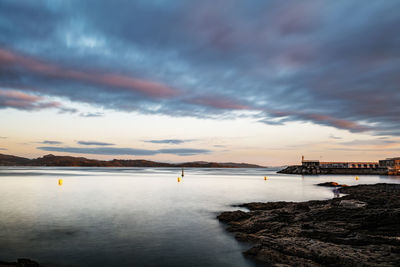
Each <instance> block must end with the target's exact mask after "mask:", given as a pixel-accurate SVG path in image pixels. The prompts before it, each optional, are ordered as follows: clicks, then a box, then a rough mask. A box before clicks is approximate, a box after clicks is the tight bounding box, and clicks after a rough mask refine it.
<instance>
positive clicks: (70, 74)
mask: <svg viewBox="0 0 400 267" xmlns="http://www.w3.org/2000/svg"><path fill="white" fill-rule="evenodd" d="M0 64H12V65H16V66H18V67H22V68H24V69H26V70H28V71H31V72H35V73H38V74H40V75H44V76H50V77H56V78H61V79H71V80H75V81H83V82H88V83H92V84H98V85H104V86H112V87H118V88H121V89H125V90H128V91H133V92H139V93H142V94H145V95H147V96H151V97H165V98H168V97H172V96H175V95H177V94H178V93H177V91H176V90H175V89H173V88H170V87H168V86H166V85H163V84H161V83H158V82H154V81H148V80H144V79H139V78H135V77H130V76H127V75H121V74H117V73H99V72H90V71H89V72H87V71H83V70H76V69H69V68H64V67H62V66H59V65H55V64H51V63H49V62H46V61H41V60H38V59H35V58H31V57H27V56H24V55H19V54H16V53H14V52H11V51H8V50H5V49H0Z"/></svg>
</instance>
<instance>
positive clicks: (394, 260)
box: [222, 184, 400, 266]
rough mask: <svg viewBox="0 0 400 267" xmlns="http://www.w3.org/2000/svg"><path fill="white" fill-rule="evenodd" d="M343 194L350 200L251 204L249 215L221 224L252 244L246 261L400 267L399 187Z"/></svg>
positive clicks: (367, 188)
mask: <svg viewBox="0 0 400 267" xmlns="http://www.w3.org/2000/svg"><path fill="white" fill-rule="evenodd" d="M339 190H340V192H342V193H345V194H348V195H346V196H344V197H341V198H335V199H331V200H324V201H308V202H301V203H293V202H272V203H249V204H244V205H243V206H244V207H247V208H248V209H249V210H250V212H243V211H240V212H231V213H230V215H229V216H223V217H222V219H223V221H224V222H226V223H227V224H228V225H229V227H228V230H229V231H232V232H235V236H236V238H237V239H238V240H241V241H247V242H252V243H253V244H254V245H253V247H252V248H251V249H249V250H247V251H245V252H244V254H245V255H247V256H249V257H252V258H255V259H257V260H260V261H262V262H265V263H266V264H268V265H270V266H399V265H398V263H399V262H400V184H398V185H397V184H377V185H359V186H349V187H343V188H340V189H339ZM223 214H225V213H223ZM233 214H234V215H233ZM245 214H247V216H246V215H245Z"/></svg>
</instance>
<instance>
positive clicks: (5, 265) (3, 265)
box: [0, 259, 41, 267]
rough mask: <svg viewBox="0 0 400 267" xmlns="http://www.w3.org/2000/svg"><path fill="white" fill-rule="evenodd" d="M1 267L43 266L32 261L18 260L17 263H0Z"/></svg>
mask: <svg viewBox="0 0 400 267" xmlns="http://www.w3.org/2000/svg"><path fill="white" fill-rule="evenodd" d="M0 267H41V265H40V264H39V263H37V262H36V261H33V260H30V259H18V260H17V261H16V262H6V261H0Z"/></svg>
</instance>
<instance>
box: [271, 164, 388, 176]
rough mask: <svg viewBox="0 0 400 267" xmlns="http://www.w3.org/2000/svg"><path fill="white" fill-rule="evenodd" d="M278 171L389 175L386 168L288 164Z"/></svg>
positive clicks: (309, 173) (312, 173)
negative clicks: (323, 166) (322, 166)
mask: <svg viewBox="0 0 400 267" xmlns="http://www.w3.org/2000/svg"><path fill="white" fill-rule="evenodd" d="M278 173H285V174H303V175H316V174H352V175H363V174H364V175H388V170H387V169H386V168H365V169H364V168H321V167H319V166H302V165H292V166H288V167H286V168H285V169H283V170H280V171H278Z"/></svg>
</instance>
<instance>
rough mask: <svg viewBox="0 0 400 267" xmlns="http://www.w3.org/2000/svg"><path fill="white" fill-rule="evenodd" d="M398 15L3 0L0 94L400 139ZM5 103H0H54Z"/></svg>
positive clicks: (263, 6)
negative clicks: (242, 116)
mask: <svg viewBox="0 0 400 267" xmlns="http://www.w3.org/2000/svg"><path fill="white" fill-rule="evenodd" d="M399 9H400V2H399V1H396V0H387V1H374V2H372V3H368V4H366V3H365V1H363V0H356V1H316V0H315V1H314V0H307V1H277V0H270V1H231V0H221V1H211V0H204V1H173V2H171V1H144V0H141V1H124V0H116V1H99V0H96V1H94V0H88V1H78V0H71V1H12V0H8V1H7V0H3V1H2V2H1V3H0V18H1V19H0V32H1V33H2V34H1V35H0V88H9V89H10V90H14V91H16V92H20V93H24V94H28V95H40V96H57V97H64V98H67V99H69V100H71V101H75V102H83V103H89V104H92V105H95V106H98V107H103V108H106V109H114V110H120V111H136V112H142V113H149V114H154V113H158V114H160V113H161V114H166V115H170V116H195V117H210V118H227V117H229V118H232V117H233V118H234V117H235V116H238V115H237V114H238V113H240V112H243V111H245V110H251V111H253V112H255V113H257V112H258V115H255V116H256V117H257V118H259V120H260V121H262V122H264V123H267V124H272V125H282V124H285V123H287V122H290V121H306V122H313V123H316V124H320V125H326V126H331V127H335V128H339V129H346V130H349V131H352V132H372V133H373V134H375V135H400V130H399V129H400V105H399V104H398V103H399V102H400V88H399V84H400V78H399V75H398V74H399V73H400V39H399V37H398V36H399V30H398V25H400V15H399V13H398V10H399ZM33 21H34V22H35V23H32V22H33ZM4 98H5V97H4V96H3V100H2V99H1V96H0V108H1V107H13V108H17V109H28V110H38V109H43V108H47V106H48V105H55V104H54V103H50V102H45V101H44V100H42V102H38V101H37V100H34V99H32V100H26V99H25V100H24V101H20V100H18V99H17V100H15V99H14V100H12V101H10V99H6V100H4ZM8 98H9V97H8ZM43 102H44V103H43ZM232 111H235V112H232ZM283 114H286V115H283ZM88 117H90V116H88Z"/></svg>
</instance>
